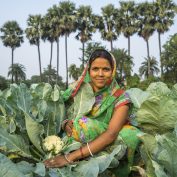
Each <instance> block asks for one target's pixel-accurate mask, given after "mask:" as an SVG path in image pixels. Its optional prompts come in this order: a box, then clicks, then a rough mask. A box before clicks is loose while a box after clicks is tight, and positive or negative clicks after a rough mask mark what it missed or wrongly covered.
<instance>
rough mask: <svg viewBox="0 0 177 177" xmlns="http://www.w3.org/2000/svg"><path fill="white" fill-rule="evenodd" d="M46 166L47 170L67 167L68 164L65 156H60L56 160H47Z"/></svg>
mask: <svg viewBox="0 0 177 177" xmlns="http://www.w3.org/2000/svg"><path fill="white" fill-rule="evenodd" d="M44 164H45V166H46V167H47V168H59V167H63V166H65V165H67V164H68V162H67V160H66V159H65V157H64V156H63V155H58V156H56V157H54V158H51V159H47V160H45V161H44Z"/></svg>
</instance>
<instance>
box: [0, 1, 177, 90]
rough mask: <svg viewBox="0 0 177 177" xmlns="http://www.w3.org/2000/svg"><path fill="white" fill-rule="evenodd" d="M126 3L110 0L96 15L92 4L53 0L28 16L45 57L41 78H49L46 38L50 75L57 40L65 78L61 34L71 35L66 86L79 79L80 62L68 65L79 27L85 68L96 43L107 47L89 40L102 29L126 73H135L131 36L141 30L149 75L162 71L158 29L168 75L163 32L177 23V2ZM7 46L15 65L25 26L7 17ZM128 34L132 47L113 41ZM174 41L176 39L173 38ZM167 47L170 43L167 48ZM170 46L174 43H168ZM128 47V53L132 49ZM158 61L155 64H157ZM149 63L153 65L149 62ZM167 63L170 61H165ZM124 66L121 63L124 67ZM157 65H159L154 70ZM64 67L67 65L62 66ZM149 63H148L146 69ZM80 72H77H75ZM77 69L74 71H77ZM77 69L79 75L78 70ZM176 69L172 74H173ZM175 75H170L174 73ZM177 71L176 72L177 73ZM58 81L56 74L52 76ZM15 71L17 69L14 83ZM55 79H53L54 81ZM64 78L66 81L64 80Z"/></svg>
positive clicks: (4, 37) (29, 28)
mask: <svg viewBox="0 0 177 177" xmlns="http://www.w3.org/2000/svg"><path fill="white" fill-rule="evenodd" d="M119 4H120V7H115V6H114V5H113V4H108V5H106V6H105V7H102V8H101V14H100V15H95V14H94V13H93V12H92V8H91V6H83V5H81V6H79V8H76V7H75V4H74V3H73V2H71V1H61V2H59V3H58V4H57V5H53V6H52V7H51V8H49V9H48V10H47V12H46V14H45V15H44V16H42V15H40V14H38V15H29V17H28V19H27V27H26V29H25V33H26V38H27V39H28V40H29V43H30V44H31V45H36V46H37V50H38V60H39V73H40V82H41V81H44V80H45V81H46V80H47V79H46V78H45V79H43V78H44V77H42V75H43V73H42V66H41V62H42V58H41V51H40V44H41V39H42V40H43V41H44V42H46V41H49V42H50V44H51V45H50V59H49V66H47V68H48V69H47V74H46V75H48V76H49V77H50V69H51V77H53V76H52V75H53V73H54V71H53V70H52V60H53V44H54V42H56V44H57V66H56V73H55V74H56V75H57V76H56V77H55V78H56V79H55V82H56V83H58V80H57V79H60V78H59V65H60V64H59V39H60V37H64V38H65V43H64V44H63V45H65V62H66V88H67V87H68V75H69V77H73V76H74V77H73V79H76V78H77V77H76V76H77V74H76V73H79V72H76V71H77V69H78V68H79V67H77V66H76V65H75V64H72V65H71V66H68V37H69V35H70V34H71V33H74V32H75V35H74V36H75V37H76V39H77V40H80V41H81V43H82V49H81V50H82V58H81V62H82V65H81V66H80V68H82V69H83V66H84V64H85V63H86V62H87V61H88V59H89V56H90V54H91V52H92V51H93V50H94V49H96V48H105V47H104V46H102V45H101V43H99V42H89V40H91V39H92V36H93V34H94V33H95V32H96V31H98V32H99V33H100V35H101V38H102V39H103V40H106V41H108V42H109V43H110V51H112V52H113V53H114V54H115V55H117V57H118V59H119V63H118V67H119V69H118V70H119V75H120V76H124V75H126V76H131V71H132V66H133V58H132V57H131V55H130V54H131V49H130V47H131V46H130V38H131V36H133V35H134V34H138V35H139V36H140V37H142V38H143V39H144V40H145V42H146V46H147V57H146V58H145V61H144V62H145V63H144V62H143V63H142V66H141V67H140V71H141V72H140V73H141V74H143V75H145V76H146V77H149V76H151V75H152V72H153V73H156V71H157V68H158V66H157V63H155V61H156V59H155V58H154V57H153V56H151V55H150V44H149V39H150V37H151V36H152V35H153V34H154V33H155V32H157V33H158V41H159V53H160V55H161V57H160V66H161V74H163V72H165V77H166V76H167V73H168V74H169V73H170V72H169V71H170V70H169V67H171V66H170V65H169V62H168V61H167V60H166V58H168V56H167V54H166V53H164V52H162V51H161V35H162V34H164V33H165V32H166V31H168V30H169V28H170V27H171V25H173V23H174V17H175V15H176V11H175V8H176V4H175V3H174V2H173V1H172V0H155V1H152V2H145V1H143V2H140V3H135V1H133V0H131V1H128V2H127V1H120V3H119ZM1 32H2V34H3V35H2V36H1V40H2V41H3V44H4V46H7V47H10V48H11V49H12V64H11V67H12V68H13V64H14V50H15V48H17V47H20V45H21V44H22V42H23V30H22V29H21V28H20V27H19V25H18V23H17V22H15V21H10V22H7V23H5V24H4V25H3V27H2V28H1ZM120 34H123V35H124V36H125V37H126V38H127V39H128V48H127V50H125V49H122V50H121V49H116V48H114V46H113V42H114V41H115V40H117V39H118V37H119V35H120ZM169 43H170V45H173V44H171V43H172V42H169ZM166 48H168V47H167V46H165V47H164V49H165V50H166ZM168 50H169V48H168ZM127 52H128V53H127ZM117 57H116V58H117ZM153 62H154V64H152V63H153ZM146 64H147V65H146ZM163 64H164V65H163ZM119 65H121V67H120V66H119ZM152 65H155V66H156V67H157V68H156V69H155V68H154V69H155V70H154V71H152V68H151V67H152ZM60 66H61V65H60ZM146 67H147V68H146ZM73 71H74V73H73ZM71 73H73V74H71ZM75 74H76V75H75ZM171 74H172V73H171ZM171 74H170V75H171ZM173 75H174V74H173ZM48 79H49V81H52V78H48ZM13 80H14V75H13V73H12V82H13ZM52 82H53V81H52ZM59 82H60V81H59Z"/></svg>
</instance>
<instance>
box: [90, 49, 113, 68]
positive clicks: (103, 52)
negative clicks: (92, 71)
mask: <svg viewBox="0 0 177 177" xmlns="http://www.w3.org/2000/svg"><path fill="white" fill-rule="evenodd" d="M99 57H101V58H104V59H106V60H108V61H109V63H110V65H111V68H112V69H113V67H114V64H113V58H112V56H111V54H110V53H109V52H108V51H107V50H105V49H96V50H94V51H93V53H92V54H91V56H90V59H89V66H91V64H92V62H93V61H94V60H95V59H97V58H99Z"/></svg>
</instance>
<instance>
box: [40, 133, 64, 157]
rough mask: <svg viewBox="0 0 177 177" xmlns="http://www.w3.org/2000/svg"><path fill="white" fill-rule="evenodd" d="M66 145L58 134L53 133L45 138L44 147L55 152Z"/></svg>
mask: <svg viewBox="0 0 177 177" xmlns="http://www.w3.org/2000/svg"><path fill="white" fill-rule="evenodd" d="M63 146H64V143H63V141H62V140H61V138H60V137H58V136H56V135H51V136H48V137H46V138H45V139H44V140H43V149H44V151H47V152H52V153H53V154H58V153H59V152H60V151H61V150H62V148H63Z"/></svg>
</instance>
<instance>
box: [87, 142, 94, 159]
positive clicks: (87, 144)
mask: <svg viewBox="0 0 177 177" xmlns="http://www.w3.org/2000/svg"><path fill="white" fill-rule="evenodd" d="M87 148H88V150H89V152H90V155H91V156H92V157H93V154H92V151H91V150H90V147H89V144H88V143H87Z"/></svg>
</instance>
